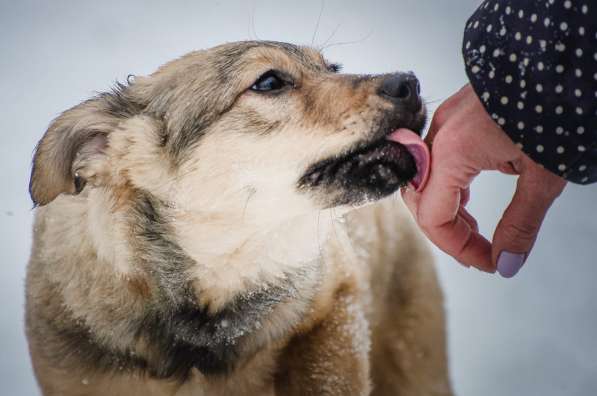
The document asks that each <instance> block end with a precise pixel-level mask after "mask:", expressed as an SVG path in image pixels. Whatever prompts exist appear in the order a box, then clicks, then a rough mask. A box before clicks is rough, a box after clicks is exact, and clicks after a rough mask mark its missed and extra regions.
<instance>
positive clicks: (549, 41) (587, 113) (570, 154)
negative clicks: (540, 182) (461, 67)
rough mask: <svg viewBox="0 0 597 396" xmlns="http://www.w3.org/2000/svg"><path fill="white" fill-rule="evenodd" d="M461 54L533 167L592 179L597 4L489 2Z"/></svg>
mask: <svg viewBox="0 0 597 396" xmlns="http://www.w3.org/2000/svg"><path fill="white" fill-rule="evenodd" d="M463 55H464V60H465V64H466V72H467V75H468V78H469V80H470V82H471V85H472V86H473V89H474V90H475V92H476V93H477V95H478V96H479V98H481V101H482V103H483V105H484V106H485V108H486V110H487V111H488V113H489V114H490V115H491V117H492V118H493V119H494V120H495V121H496V122H497V123H498V124H499V125H500V126H501V128H502V129H503V130H504V132H506V134H508V136H509V137H510V138H511V139H512V140H513V141H514V142H515V143H516V144H517V145H518V146H519V147H520V148H521V149H522V150H523V151H524V152H525V153H526V154H528V155H529V156H530V157H531V158H532V159H533V160H534V161H536V162H537V163H539V164H541V165H543V166H544V167H545V168H546V169H548V170H550V171H552V172H554V173H556V174H557V175H559V176H562V177H563V178H565V179H567V180H569V181H571V182H575V183H580V184H589V183H593V182H596V181H597V3H596V2H594V1H590V0H575V1H572V0H487V1H485V2H483V3H482V4H481V6H480V7H479V8H478V9H477V11H476V12H475V13H474V14H473V15H472V17H471V18H470V19H469V20H468V22H467V25H466V29H465V34H464V41H463Z"/></svg>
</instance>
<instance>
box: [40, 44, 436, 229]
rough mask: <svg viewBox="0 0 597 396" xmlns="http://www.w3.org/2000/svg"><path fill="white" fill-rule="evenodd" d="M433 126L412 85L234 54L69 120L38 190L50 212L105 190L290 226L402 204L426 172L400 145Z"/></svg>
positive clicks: (316, 61) (188, 62)
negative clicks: (403, 194) (402, 135)
mask: <svg viewBox="0 0 597 396" xmlns="http://www.w3.org/2000/svg"><path fill="white" fill-rule="evenodd" d="M424 123H425V109H424V106H423V104H422V102H421V99H420V96H419V84H418V81H417V80H416V78H415V77H414V76H413V75H412V74H410V73H393V74H386V75H375V76H372V75H349V74H340V73H338V67H337V66H336V65H334V64H330V63H328V62H327V61H326V60H325V59H324V58H323V56H322V55H321V54H320V53H319V52H318V51H316V50H313V49H311V48H306V47H299V46H294V45H290V44H284V43H277V42H239V43H231V44H225V45H222V46H219V47H215V48H212V49H210V50H205V51H198V52H193V53H190V54H188V55H186V56H184V57H182V58H180V59H177V60H175V61H172V62H170V63H168V64H166V65H164V66H163V67H161V68H160V69H159V70H158V71H157V72H155V73H154V74H152V75H150V76H147V77H138V78H136V79H135V80H134V81H133V82H132V83H131V84H129V85H119V86H118V87H117V88H116V89H115V90H114V91H113V92H109V93H105V94H100V95H99V96H97V97H95V98H93V99H90V100H88V101H86V102H83V103H82V104H80V105H78V106H75V107H74V108H72V109H70V110H68V111H66V112H65V113H63V114H62V115H61V116H60V117H59V118H58V119H56V120H55V121H54V122H53V123H52V125H51V126H50V128H49V130H48V131H47V132H46V134H45V136H44V137H43V139H42V140H41V141H40V143H39V145H38V148H37V151H36V154H35V158H34V163H33V171H32V177H31V183H30V191H31V196H32V199H33V201H34V203H35V204H38V205H45V204H47V203H49V202H51V201H52V200H53V199H54V198H56V197H57V196H58V195H59V194H61V193H70V194H76V193H79V192H80V191H82V190H83V189H84V188H85V186H93V187H99V188H103V189H107V190H112V191H114V192H115V194H116V195H119V196H125V197H126V196H127V194H126V193H125V192H126V191H129V192H130V191H135V190H137V191H143V192H146V193H149V194H152V195H153V196H155V197H156V198H158V199H160V200H162V201H163V202H166V203H168V204H169V205H172V206H174V207H177V208H179V209H181V210H183V211H202V212H212V213H213V214H214V216H217V215H218V213H230V212H235V211H236V212H242V213H243V218H244V217H245V216H246V217H251V216H252V217H254V218H256V217H263V216H266V217H268V218H271V217H272V212H276V213H277V216H278V219H279V218H287V217H288V216H292V215H294V214H298V213H302V212H304V211H307V210H313V209H315V210H319V209H322V208H329V207H335V206H339V205H356V204H361V203H363V202H366V201H368V200H375V199H379V198H382V197H384V196H387V195H389V194H391V193H393V192H395V191H396V190H397V189H398V188H399V187H400V186H401V185H404V184H406V183H407V182H408V181H409V180H411V179H412V178H413V177H414V176H415V174H416V172H417V169H416V163H415V160H414V159H413V157H412V156H411V155H410V154H409V152H408V151H407V150H406V149H405V147H404V146H402V145H401V144H399V143H396V142H393V141H390V140H388V139H387V136H388V135H389V134H390V133H391V132H393V131H395V130H396V129H398V128H408V129H411V130H415V131H420V130H421V129H422V128H423V126H424Z"/></svg>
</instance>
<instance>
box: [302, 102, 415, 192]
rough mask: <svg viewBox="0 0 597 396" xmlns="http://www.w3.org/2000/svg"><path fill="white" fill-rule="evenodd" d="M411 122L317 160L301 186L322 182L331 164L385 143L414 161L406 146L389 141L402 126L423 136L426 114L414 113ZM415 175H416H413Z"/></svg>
mask: <svg viewBox="0 0 597 396" xmlns="http://www.w3.org/2000/svg"><path fill="white" fill-rule="evenodd" d="M409 121H410V122H405V123H404V124H402V123H401V124H400V125H387V126H386V127H384V128H380V129H379V130H378V131H377V132H376V133H374V134H373V136H372V137H370V138H368V139H363V140H361V141H359V142H357V143H355V144H353V145H352V146H351V147H349V148H348V149H347V150H345V151H343V152H342V153H339V154H337V155H335V156H333V157H330V158H327V159H324V160H322V161H319V162H317V163H316V164H313V165H311V166H310V167H309V168H308V169H307V171H306V172H305V173H304V174H303V176H302V177H301V178H300V180H299V186H300V187H306V186H310V187H313V186H317V185H319V184H320V183H321V179H322V178H323V177H324V170H325V169H326V168H329V167H330V166H334V164H337V165H338V166H340V165H342V164H343V163H345V162H347V161H349V160H350V159H351V158H354V157H356V156H358V155H362V154H364V153H367V152H371V151H373V150H375V149H376V148H380V147H381V146H384V145H397V146H399V147H400V150H401V151H402V153H403V154H404V155H406V156H409V157H411V160H412V161H414V158H412V156H411V154H410V153H409V152H408V150H407V149H406V147H404V145H402V144H400V143H396V142H392V141H388V139H387V138H388V136H389V135H390V134H392V132H394V131H396V130H398V129H400V128H407V129H410V130H412V131H413V132H415V133H417V134H418V135H419V136H422V131H423V128H424V127H425V122H426V118H425V116H424V114H423V115H422V116H421V117H419V114H417V115H413V117H412V119H411V120H409ZM413 177H414V175H413Z"/></svg>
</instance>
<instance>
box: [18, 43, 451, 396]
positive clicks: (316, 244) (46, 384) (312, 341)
mask: <svg viewBox="0 0 597 396" xmlns="http://www.w3.org/2000/svg"><path fill="white" fill-rule="evenodd" d="M297 48H298V47H297ZM229 59H230V60H231V61H230V62H227V60H229ZM232 60H235V62H232ZM326 67H327V65H326V63H325V60H324V59H323V58H322V56H321V55H320V54H319V53H318V52H317V51H315V50H312V49H308V48H300V50H296V51H295V50H293V49H290V50H289V49H288V48H287V47H283V46H279V45H278V44H266V43H264V44H261V43H237V44H228V45H224V46H220V47H216V48H214V49H211V50H208V51H199V52H196V53H192V54H189V55H187V56H185V57H183V58H181V59H179V60H176V61H173V62H171V63H169V64H167V65H165V66H163V67H162V68H160V69H159V70H158V71H157V72H156V73H154V74H153V75H151V76H147V77H138V78H137V79H136V80H135V82H134V84H132V85H131V86H129V87H128V88H127V90H126V91H125V92H124V93H123V95H126V98H124V99H123V100H122V101H121V102H122V103H125V104H126V105H123V104H122V103H121V102H118V103H117V104H110V103H108V102H106V101H105V98H102V97H100V98H96V99H91V100H90V101H88V102H85V103H83V104H81V105H79V106H77V107H75V108H73V109H71V110H69V111H67V112H66V113H64V115H63V116H61V117H60V118H58V119H57V120H56V121H55V122H54V123H53V124H52V125H51V126H50V129H49V130H48V132H47V133H46V135H45V136H44V138H43V139H42V141H41V142H40V144H39V146H38V151H37V154H36V157H35V162H34V171H33V174H32V180H31V192H32V196H33V198H34V200H35V201H36V202H37V203H38V204H40V205H41V206H40V207H39V208H37V209H36V221H35V226H34V244H33V251H32V255H31V260H30V263H29V268H28V276H27V313H26V318H27V335H28V339H29V345H30V352H31V356H32V361H33V366H34V370H35V374H36V377H37V379H38V381H39V384H40V386H41V389H42V391H43V393H44V395H137V394H138V395H156V396H158V395H189V396H190V395H303V394H304V395H316V394H317V395H319V394H321V395H368V394H373V395H393V394H400V395H450V394H451V392H450V386H449V380H448V370H447V366H446V352H445V348H446V346H445V335H444V317H443V309H442V297H441V292H440V290H439V287H438V284H437V279H436V277H435V272H434V269H433V264H432V260H431V256H430V253H429V251H428V249H427V248H426V246H425V243H424V241H423V240H422V238H421V236H420V235H419V234H418V232H417V231H416V227H415V225H414V224H413V223H412V221H411V220H410V218H409V216H408V214H407V212H406V210H405V208H404V206H403V205H402V203H400V202H399V201H398V200H397V198H396V197H392V198H389V199H386V200H384V201H383V202H380V203H377V204H373V205H369V206H365V207H362V208H360V209H355V208H354V207H351V206H341V207H336V208H332V209H330V208H325V205H326V203H329V202H331V201H332V200H333V199H334V194H333V193H330V194H327V195H323V194H319V195H318V196H311V195H309V194H305V193H299V192H297V188H296V182H297V180H298V178H299V177H300V175H301V173H302V172H304V170H305V169H306V168H307V167H308V166H309V165H310V164H313V163H314V162H316V161H319V160H322V159H324V158H327V157H330V156H333V155H338V154H340V153H344V152H345V151H346V150H347V149H348V148H349V147H351V146H352V145H354V144H355V143H356V142H359V141H361V140H363V138H366V137H367V135H366V134H367V133H368V131H369V130H370V129H371V126H372V124H373V123H374V122H376V120H378V119H379V117H381V114H382V113H383V112H384V111H387V110H388V108H389V105H388V103H386V102H385V101H384V100H382V99H381V98H380V97H379V96H377V94H376V89H377V87H378V84H379V78H377V77H372V78H370V79H367V80H366V81H364V82H362V83H358V84H357V83H356V82H355V81H356V77H351V76H347V75H336V74H331V73H329V72H328V71H327V69H326ZM270 69H282V70H284V71H285V72H287V73H289V74H290V75H292V76H294V78H295V79H296V87H295V88H294V89H293V90H292V91H289V92H288V94H287V95H285V96H280V97H278V98H277V99H275V100H272V99H271V98H270V99H267V98H264V97H263V96H260V95H258V94H255V93H253V92H248V91H246V89H247V88H248V87H250V86H251V84H252V82H253V81H254V80H255V78H256V77H257V76H259V75H260V74H263V73H264V72H265V71H267V70H270ZM222 70H225V71H226V72H227V73H228V74H227V75H225V76H222V75H221V72H222ZM218 73H220V74H218ZM223 77H225V79H223ZM119 106H120V107H119ZM122 106H125V108H122ZM126 106H129V107H126ZM115 109H116V110H118V111H120V112H121V113H122V114H115V112H116V110H115ZM192 122H199V123H201V125H202V126H203V129H201V131H198V130H197V131H196V130H194V129H192V130H191V132H192V133H189V125H191V126H192V125H194V124H192ZM199 133H200V134H201V137H200V140H197V142H192V144H188V141H189V140H188V139H195V138H196V135H197V134H199ZM183 149H184V150H183ZM77 180H79V181H80V180H84V181H85V182H86V183H87V184H86V186H85V188H84V189H83V191H82V192H81V193H80V194H78V195H73V194H75V193H77V192H78V191H77V189H76V188H75V184H74V183H75V181H77ZM148 194H149V195H150V196H151V197H152V199H153V200H154V201H155V202H158V203H159V213H158V214H156V215H155V216H158V215H159V217H160V220H159V221H158V223H159V224H158V225H155V224H154V225H155V226H156V227H158V226H159V227H160V228H159V231H160V233H161V234H159V236H160V237H165V238H166V239H167V240H166V242H163V243H170V242H174V243H175V244H176V246H177V248H180V249H181V252H182V253H184V255H185V260H187V261H188V262H189V263H192V264H189V265H190V266H189V267H185V268H184V270H183V272H182V273H171V272H170V273H165V275H164V274H162V275H160V274H161V273H160V274H158V275H156V271H158V269H159V270H160V271H161V270H162V269H161V268H157V267H155V266H156V265H160V264H161V263H163V264H164V265H166V264H167V261H168V260H170V258H169V257H170V256H169V255H168V252H161V251H158V250H156V251H153V250H151V249H149V248H148V246H147V245H144V243H148V242H144V241H145V240H144V239H143V236H144V235H146V234H147V233H148V231H147V230H145V229H144V228H143V224H144V222H146V221H147V218H146V216H149V215H150V214H148V213H147V212H144V211H139V209H138V205H139V202H142V200H143V199H144V197H146V196H147V195H148ZM139 216H142V217H139ZM156 221H157V220H156ZM150 231H151V230H150ZM154 231H155V230H154ZM156 232H157V231H156ZM156 235H157V234H156ZM152 238H154V239H155V237H154V236H152V235H150V236H149V239H148V241H150V242H149V243H151V241H154V239H152ZM168 241H169V242H168ZM164 246H170V245H164ZM150 248H151V246H150ZM148 249H149V250H148ZM161 253H166V254H165V255H163V256H161V255H160V254H161ZM175 253H176V252H172V255H173V257H174V255H175ZM140 256H143V257H147V260H146V261H139V260H140ZM175 264H176V263H175ZM152 266H153V267H152ZM160 277H161V278H160ZM179 278H180V279H182V280H183V281H184V282H185V283H184V284H185V285H188V286H189V287H190V288H191V291H192V293H193V298H194V300H195V303H196V304H197V305H196V306H197V307H198V308H197V309H201V310H204V311H202V312H205V315H208V317H209V315H218V314H219V313H220V312H223V311H224V310H226V309H227V307H229V306H230V304H232V303H233V302H234V301H236V299H238V298H239V296H241V297H242V296H244V295H248V296H252V295H253V294H252V293H257V294H258V293H259V292H260V291H261V290H270V289H264V288H265V287H266V285H269V286H267V287H273V289H272V290H273V291H272V293H273V292H274V291H275V290H277V289H275V287H276V285H282V286H283V287H282V289H283V288H284V287H286V288H288V287H290V288H291V289H292V290H291V291H289V292H288V293H289V294H288V295H286V294H284V291H283V290H279V291H276V293H282V294H281V297H279V298H280V301H279V302H278V303H277V304H275V305H274V306H272V307H271V309H270V308H268V310H266V311H264V313H263V315H262V316H260V317H259V318H260V319H259V323H258V324H256V325H255V328H252V329H251V330H250V331H249V332H248V333H247V334H244V333H243V334H242V335H240V336H239V337H240V338H239V341H238V342H239V345H238V350H237V352H238V358H237V359H236V361H235V366H234V368H233V369H232V371H231V372H229V373H227V374H216V375H211V374H203V373H201V372H200V371H199V370H197V369H196V368H192V369H191V371H190V375H189V376H188V377H184V378H183V379H182V380H181V379H180V378H179V379H175V378H159V377H156V376H152V375H150V374H148V373H145V372H143V370H139V369H132V368H130V367H129V366H128V365H129V364H130V361H135V359H141V360H142V361H143V362H145V363H144V364H146V365H148V367H154V366H155V367H159V366H160V364H162V363H163V362H162V361H163V360H164V357H163V356H162V355H161V354H160V353H161V352H160V349H159V348H158V346H157V345H155V340H153V339H151V338H148V337H149V336H148V334H146V333H143V332H139V331H137V332H135V331H132V330H131V327H132V326H134V325H136V324H138V323H144V322H143V320H146V316H144V315H147V312H148V309H150V308H151V309H157V310H158V311H159V310H160V304H162V303H164V304H165V302H164V301H166V302H167V301H174V302H175V303H174V302H173V304H174V305H173V307H174V308H176V307H179V305H180V304H182V303H181V302H180V299H179V296H178V294H177V293H179V292H180V290H174V289H168V288H165V289H164V288H161V289H160V287H161V286H160V285H159V284H157V283H156V282H159V281H160V280H163V281H169V282H170V281H172V282H174V281H178V279H179ZM284 282H291V283H290V284H291V285H293V286H284V285H286V283H284ZM268 292H269V291H268ZM160 293H162V294H163V296H162V294H160ZM170 294H171V295H170ZM160 296H161V297H160ZM276 298H278V297H276ZM177 299H178V300H177ZM176 301H178V302H176ZM177 304H178V305H177ZM249 307H251V306H249ZM257 307H259V305H257ZM164 309H165V308H164ZM159 312H161V311H159ZM220 324H221V325H222V326H224V325H225V324H226V323H224V324H222V323H220ZM220 324H218V326H219V325H220ZM71 329H72V330H73V331H74V333H73V336H72V337H71V338H72V339H73V340H76V341H78V342H80V344H77V345H80V346H81V345H82V347H81V348H80V349H77V348H69V345H71V344H69V343H68V340H69V339H70V338H69V335H68V334H70V333H69V331H70V330H71ZM80 329H83V330H84V331H83V333H81V332H79V330H80ZM141 330H143V329H141ZM240 330H242V329H240ZM240 330H239V331H240ZM243 331H244V330H243ZM87 333H88V336H89V340H91V341H89V342H91V344H89V345H87V344H86V343H87V340H86V338H85V337H86V336H81V334H87ZM65 340H66V341H65ZM73 342H74V341H73ZM235 342H236V341H235ZM81 343H82V344H81ZM86 348H88V349H86ZM94 348H95V349H94ZM103 348H106V350H111V351H116V352H118V353H121V354H122V357H121V358H118V359H116V358H110V359H109V360H108V361H107V362H99V361H98V362H97V365H94V363H92V364H91V365H90V364H89V362H86V360H85V359H86V356H83V355H81V353H83V352H82V351H93V350H96V349H97V350H103ZM98 356H101V355H98ZM118 356H120V355H118ZM98 359H99V358H98ZM119 359H122V360H119ZM127 359H128V360H127ZM100 360H101V359H100ZM129 360H130V361H129ZM83 363H85V364H83ZM104 363H105V364H106V365H107V367H109V369H100V364H104Z"/></svg>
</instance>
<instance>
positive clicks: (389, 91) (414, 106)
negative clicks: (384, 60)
mask: <svg viewBox="0 0 597 396" xmlns="http://www.w3.org/2000/svg"><path fill="white" fill-rule="evenodd" d="M380 94H381V96H383V97H384V98H386V99H389V100H391V101H392V102H394V103H396V104H399V105H404V106H406V107H407V108H408V109H409V110H411V111H414V112H416V111H419V110H420V109H421V106H422V103H421V86H420V84H419V80H418V79H417V78H416V77H415V76H414V75H413V74H412V73H394V74H390V75H388V76H386V77H385V78H384V80H383V81H382V83H381V90H380Z"/></svg>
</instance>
